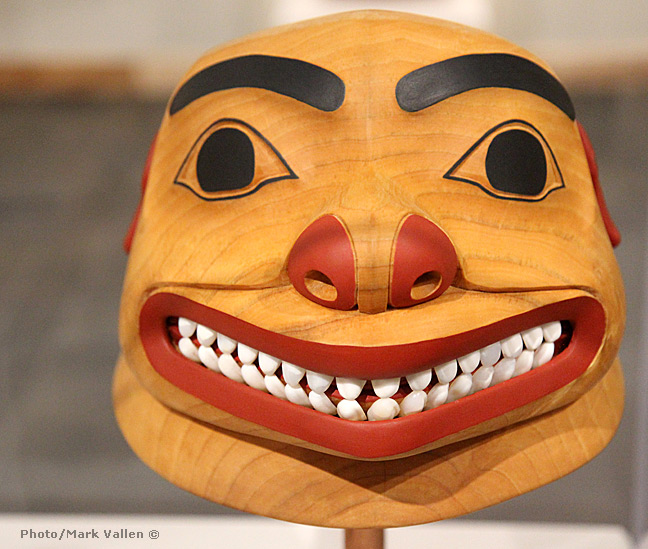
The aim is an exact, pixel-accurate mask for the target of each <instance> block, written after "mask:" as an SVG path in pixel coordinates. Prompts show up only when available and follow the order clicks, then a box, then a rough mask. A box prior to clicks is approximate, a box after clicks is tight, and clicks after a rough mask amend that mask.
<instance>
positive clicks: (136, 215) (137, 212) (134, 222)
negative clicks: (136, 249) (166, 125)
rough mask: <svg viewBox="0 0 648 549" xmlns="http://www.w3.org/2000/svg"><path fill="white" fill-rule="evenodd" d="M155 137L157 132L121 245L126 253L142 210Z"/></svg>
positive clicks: (154, 138) (147, 157) (131, 242)
mask: <svg viewBox="0 0 648 549" xmlns="http://www.w3.org/2000/svg"><path fill="white" fill-rule="evenodd" d="M156 139H157V134H156V135H155V137H153V141H152V143H151V146H150V147H149V152H148V155H147V156H146V163H145V164H144V171H143V172H142V184H141V185H142V192H141V194H140V200H139V202H138V204H137V209H136V210H135V213H134V214H133V219H132V220H131V222H130V225H129V227H128V231H127V232H126V236H125V237H124V242H123V244H122V245H123V247H124V251H125V252H126V253H129V252H130V249H131V245H132V244H133V237H134V236H135V230H136V229H137V222H138V221H139V216H140V212H141V210H142V200H144V191H146V184H147V183H148V176H149V172H150V171H151V162H152V160H153V150H154V149H155V140H156Z"/></svg>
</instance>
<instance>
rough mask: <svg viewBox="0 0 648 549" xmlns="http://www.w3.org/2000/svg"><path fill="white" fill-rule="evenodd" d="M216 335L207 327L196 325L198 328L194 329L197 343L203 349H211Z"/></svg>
mask: <svg viewBox="0 0 648 549" xmlns="http://www.w3.org/2000/svg"><path fill="white" fill-rule="evenodd" d="M216 335H217V334H216V332H215V331H214V330H212V329H211V328H208V327H207V326H203V325H202V324H198V327H197V328H196V336H197V337H198V341H199V342H200V344H201V345H204V346H205V347H211V346H212V345H213V344H214V341H216Z"/></svg>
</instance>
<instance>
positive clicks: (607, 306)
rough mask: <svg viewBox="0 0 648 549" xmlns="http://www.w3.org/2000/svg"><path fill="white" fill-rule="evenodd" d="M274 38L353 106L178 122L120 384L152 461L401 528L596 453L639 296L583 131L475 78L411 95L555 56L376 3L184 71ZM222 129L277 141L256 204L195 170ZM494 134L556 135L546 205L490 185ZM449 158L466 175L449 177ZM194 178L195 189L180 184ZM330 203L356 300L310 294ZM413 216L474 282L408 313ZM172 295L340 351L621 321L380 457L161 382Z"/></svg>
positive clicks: (224, 108)
mask: <svg viewBox="0 0 648 549" xmlns="http://www.w3.org/2000/svg"><path fill="white" fill-rule="evenodd" d="M259 52H263V53H264V54H265V55H272V56H280V57H285V58H298V59H300V60H303V61H306V62H308V63H311V64H314V65H317V66H320V67H323V68H325V69H326V70H329V71H332V72H333V73H334V74H336V75H337V76H338V77H339V78H341V79H342V80H343V81H344V83H345V98H344V102H343V104H342V106H341V107H340V108H339V109H337V110H336V111H334V112H322V111H320V110H318V109H315V108H313V107H312V106H309V105H306V104H304V103H303V102H300V101H295V100H294V99H291V98H289V97H285V96H282V95H279V94H276V93H272V92H269V91H268V90H266V89H258V88H250V87H246V88H236V89H227V90H222V91H217V92H213V93H207V94H206V95H204V96H203V97H200V98H198V99H196V100H195V101H193V102H191V103H190V104H189V105H187V106H186V107H184V108H183V109H182V110H180V111H177V112H175V113H174V114H173V115H171V114H169V113H168V112H167V113H166V114H165V116H164V119H163V121H162V124H161V127H160V131H159V133H158V137H157V141H156V146H155V151H154V155H153V161H152V164H151V170H150V175H149V179H148V185H147V189H146V193H145V196H144V200H143V203H142V210H141V216H140V218H139V224H138V227H137V231H136V233H135V237H134V240H133V247H132V250H131V257H130V261H129V266H128V271H127V275H126V280H125V284H124V293H123V297H122V307H121V312H120V339H121V345H122V350H123V356H122V358H121V359H120V363H119V365H118V368H117V373H116V377H115V408H116V412H117V416H118V420H119V423H120V425H121V427H122V429H123V431H124V433H125V436H126V438H127V439H128V441H129V443H130V444H131V445H132V446H133V448H134V449H135V451H136V452H137V453H138V454H139V455H140V457H141V458H142V459H143V460H144V461H145V462H146V463H148V464H149V465H150V466H151V467H152V468H153V469H154V470H156V471H158V472H159V473H160V474H161V475H162V476H164V477H165V478H167V479H169V480H170V481H171V482H173V483H175V484H177V485H179V486H181V487H183V488H185V489H187V490H189V491H191V492H194V493H196V494H198V495H200V496H202V497H205V498H207V499H210V500H213V501H216V502H219V503H222V504H225V505H230V506H232V507H235V508H238V509H242V510H244V511H248V512H252V513H257V514H262V515H266V516H270V517H275V518H280V519H283V520H289V521H295V522H303V523H307V524H316V525H322V526H332V527H340V528H383V527H388V526H403V525H409V524H418V523H424V522H430V521H434V520H441V519H443V518H448V517H453V516H458V515H461V514H464V513H467V512H470V511H473V510H476V509H480V508H483V507H486V506H488V505H493V504H494V503H497V502H499V501H503V500H505V499H508V498H511V497H514V496H516V495H519V494H521V493H524V492H526V491H528V490H531V489H533V488H536V487H538V486H541V485H542V484H545V483H547V482H550V481H552V480H554V479H556V478H559V477H561V476H563V475H565V474H567V473H568V472H570V471H572V470H574V469H575V468H577V467H578V466H580V465H582V464H583V463H585V462H586V461H587V460H589V459H591V458H592V457H593V456H594V455H596V454H597V453H598V452H599V451H600V450H601V449H602V448H603V446H605V444H606V443H607V442H608V441H609V439H610V438H611V436H612V434H613V432H614V429H615V427H616V425H617V423H618V420H619V417H620V411H621V408H622V400H623V398H622V380H621V373H620V365H619V364H618V361H617V360H616V355H617V352H618V348H619V344H620V340H621V334H622V332H623V327H624V308H625V304H624V296H623V285H622V281H621V277H620V273H619V270H618V267H617V265H616V261H615V259H614V254H613V250H612V247H611V245H610V240H609V238H608V235H607V233H606V229H605V226H604V223H603V221H602V218H601V213H600V209H599V205H598V203H597V200H596V197H595V195H594V191H593V186H592V178H591V174H590V171H589V168H588V164H587V159H586V156H585V153H584V150H583V145H582V142H581V138H580V133H579V131H578V128H577V125H576V123H575V122H574V121H573V120H572V119H570V118H569V117H568V116H567V115H566V114H565V112H564V111H563V110H561V109H559V108H557V107H556V105H554V104H552V103H550V102H549V101H547V100H546V99H543V98H542V97H540V96H538V95H535V94H530V93H527V92H526V91H522V90H518V89H509V88H506V87H502V88H492V87H484V88H480V89H473V90H471V91H468V92H465V93H461V94H458V95H455V96H452V97H449V98H448V99H446V100H444V101H443V102H441V103H439V104H438V105H434V106H432V107H429V108H427V109H424V110H422V111H420V112H416V113H410V112H405V111H404V110H403V109H401V108H400V107H399V106H398V103H397V101H396V99H395V91H394V90H395V86H396V83H397V82H398V81H399V80H400V78H402V77H403V75H405V74H407V73H409V72H411V71H414V70H416V69H418V68H420V67H422V66H424V65H427V64H433V63H437V62H441V61H444V60H446V59H449V58H452V57H456V56H460V55H464V54H477V53H492V52H498V53H503V54H507V55H514V56H517V57H523V58H525V59H528V60H530V61H532V62H533V63H535V64H537V65H538V66H540V67H544V68H545V69H546V70H547V71H548V72H549V73H551V71H550V69H549V68H548V67H546V65H545V64H544V63H543V62H542V61H540V60H538V59H537V58H536V57H534V56H533V55H531V54H529V53H528V52H525V51H524V50H522V49H521V48H519V47H518V46H515V45H513V44H510V43H508V42H506V41H504V40H502V39H499V38H497V37H494V36H492V35H489V34H486V33H483V32H480V31H476V30H473V29H467V28H465V27H461V26H459V25H455V24H452V23H447V22H441V21H437V20H431V19H428V18H422V17H418V16H410V15H404V14H393V13H389V12H359V13H352V14H345V15H340V16H334V17H330V18H323V19H319V20H315V21H311V22H307V23H302V24H298V25H295V26H291V27H285V28H280V29H274V30H270V31H267V32H263V33H259V34H257V35H254V36H252V37H249V38H246V39H242V40H239V41H236V42H233V43H230V44H227V45H225V46H223V47H222V48H219V49H218V50H215V51H213V52H210V53H208V54H207V55H206V56H204V57H203V58H202V59H201V60H199V61H198V62H197V63H196V64H195V65H194V67H193V68H192V69H191V70H190V71H189V73H188V74H187V76H186V77H185V78H184V79H183V82H181V85H182V83H184V82H186V81H188V80H189V79H191V78H192V77H193V76H194V75H196V74H197V73H199V72H200V71H202V70H203V69H206V68H207V67H210V66H212V65H214V64H216V63H219V62H222V61H225V60H229V59H232V58H234V57H237V56H245V55H249V54H250V53H254V54H258V53H259ZM350 52H352V54H350ZM215 127H235V128H237V129H238V130H239V131H243V132H244V133H245V134H246V135H247V137H248V138H249V139H250V142H251V143H253V145H254V146H255V147H258V151H260V152H262V154H259V155H258V157H257V159H258V161H259V162H260V163H261V164H262V165H261V166H259V167H258V169H257V171H256V172H255V178H254V180H253V181H252V183H251V184H250V185H251V186H250V187H249V188H246V189H244V190H245V191H246V192H245V196H244V197H239V198H234V196H236V193H235V192H232V191H229V190H228V191H226V192H225V194H224V195H222V196H221V195H218V196H215V195H214V196H210V197H207V199H204V198H205V197H204V196H203V197H202V198H200V197H199V196H200V193H201V192H202V191H201V190H200V188H199V187H197V186H196V185H197V184H196V182H195V181H193V180H191V178H195V173H196V170H195V169H193V168H192V169H189V168H188V169H185V166H187V165H190V164H191V162H195V156H196V153H195V151H196V146H197V144H198V143H202V142H201V141H200V139H202V137H201V136H205V135H206V133H205V132H207V131H210V128H211V129H213V128H215ZM250 128H254V130H251V129H250ZM497 128H509V129H511V128H514V129H517V130H520V129H521V128H522V129H524V131H527V133H529V132H530V133H532V134H534V135H535V134H537V135H538V136H540V137H538V139H537V141H538V143H539V144H541V146H542V148H543V151H544V154H545V157H546V159H547V162H548V166H547V168H548V170H547V171H548V174H549V177H550V178H552V179H551V181H550V182H548V183H547V185H551V186H552V187H551V189H552V192H550V193H548V194H546V195H543V196H542V197H536V198H537V200H520V199H519V198H520V197H519V196H518V197H513V198H516V199H515V200H512V199H511V198H512V197H511V196H510V195H508V196H506V195H505V196H502V195H501V193H500V195H498V194H497V192H495V189H494V188H489V190H488V191H487V192H485V190H484V188H483V185H486V184H487V183H488V178H487V177H486V175H485V173H481V172H482V171H483V169H484V163H485V158H486V151H485V150H484V149H480V148H479V143H482V142H483V139H485V137H486V136H488V135H491V132H492V131H494V129H497ZM529 128H532V130H530V129H529ZM534 132H535V133H534ZM492 135H495V134H492ZM270 144H271V145H270ZM472 150H474V151H475V155H473V156H469V157H467V156H466V155H467V154H468V153H469V152H470V151H472ZM273 154H276V155H279V154H280V155H281V158H279V156H275V157H273ZM273 158H274V159H273ZM462 158H464V159H465V162H459V160H460V159H462ZM286 165H288V166H290V169H291V170H292V171H293V172H294V173H295V174H296V176H297V177H296V178H283V179H281V178H277V179H276V180H274V179H273V181H272V182H270V183H268V184H267V185H263V183H264V182H266V181H267V178H268V177H270V178H271V179H272V175H273V174H274V175H275V176H282V175H285V173H286ZM453 167H454V168H457V170H459V171H460V175H461V177H460V178H459V179H455V180H450V179H448V178H447V177H445V176H446V174H447V173H448V172H449V170H450V169H451V168H453ZM480 170H481V171H480ZM180 176H181V177H183V178H185V179H183V180H182V181H181V182H180V183H182V184H174V183H178V177H180ZM464 180H468V181H469V182H465V181H464ZM470 181H472V184H471V183H470ZM475 182H477V183H478V184H477V183H475ZM192 185H194V186H193V187H192ZM480 185H482V186H481V187H480ZM257 186H258V187H257ZM190 189H191V190H190ZM248 191H249V192H248ZM224 198H227V200H224ZM522 198H524V197H522ZM221 199H223V200H221ZM325 215H332V216H335V217H336V218H337V219H338V220H340V222H341V224H342V225H343V226H344V229H345V231H346V232H347V234H348V237H349V239H350V242H351V244H352V247H353V253H354V255H353V261H354V268H355V273H356V298H357V308H355V309H352V310H344V311H342V310H336V309H332V308H328V307H324V306H322V305H319V304H317V303H314V302H312V301H309V300H308V299H307V298H305V297H304V296H303V295H301V294H300V293H298V292H297V291H296V290H295V288H294V287H293V286H292V285H291V283H290V279H289V277H288V275H287V270H286V262H287V258H288V257H289V255H290V252H291V249H292V248H293V245H294V243H295V242H296V241H297V240H298V238H299V237H300V235H302V234H303V233H304V231H305V230H306V228H307V227H309V226H310V225H311V224H312V223H314V221H315V220H317V219H319V218H321V217H322V216H325ZM411 215H416V216H419V217H421V218H424V219H425V220H426V221H428V222H430V223H433V224H435V225H436V226H437V227H438V228H440V229H441V231H442V232H443V233H444V234H445V235H446V236H447V239H448V241H449V242H450V243H451V244H450V245H451V246H452V247H453V248H454V249H455V250H456V262H457V270H456V276H455V277H454V279H453V281H452V285H451V286H450V287H449V288H448V289H447V290H446V291H445V292H444V293H443V294H442V295H441V296H440V297H436V298H435V299H433V300H431V301H428V302H426V303H421V304H419V305H416V306H414V307H401V308H398V307H390V306H388V299H389V290H390V285H391V284H394V282H393V276H392V275H393V272H394V269H393V262H394V249H395V244H394V243H395V241H396V240H397V238H398V234H399V232H398V231H399V227H401V226H402V224H403V220H404V219H406V218H407V217H408V216H411ZM159 292H168V293H175V294H177V295H180V296H183V297H186V298H188V299H191V300H193V301H195V302H197V303H199V304H201V305H202V306H204V307H208V308H211V309H215V310H218V311H221V312H223V313H226V314H228V315H231V316H233V317H236V318H238V319H241V320H243V321H245V322H248V323H250V324H252V325H254V326H257V327H260V328H263V329H265V330H268V331H271V332H276V333H278V334H282V335H285V336H289V337H292V338H295V339H300V340H303V341H309V342H318V343H326V344H328V345H333V346H336V345H337V346H343V345H352V346H359V347H379V346H389V345H398V344H403V343H413V342H419V341H427V340H439V341H441V340H443V339H444V338H448V337H451V336H453V335H456V334H463V333H466V334H469V333H471V332H472V331H474V330H478V329H480V328H483V327H485V326H489V325H491V324H493V323H495V322H498V321H501V320H504V319H507V318H510V317H513V316H515V315H519V314H522V313H527V312H529V311H533V310H535V309H537V308H539V307H542V306H545V305H548V304H551V303H555V302H559V301H561V300H565V299H568V298H573V297H588V298H591V299H595V300H596V301H597V302H598V303H600V305H601V307H602V308H603V311H604V315H605V335H604V337H603V339H602V341H601V343H600V348H599V349H598V351H597V353H596V356H595V357H594V359H593V361H592V362H591V364H590V365H589V366H588V367H587V368H586V370H585V372H584V373H583V374H582V375H580V376H579V377H578V378H576V379H574V380H573V381H571V382H569V383H567V384H566V385H565V386H563V387H562V388H560V389H558V390H556V391H554V392H553V393H551V394H549V395H546V396H544V397H542V398H539V399H537V400H535V401H532V402H530V403H528V404H526V405H524V406H521V407H519V408H517V409H513V410H510V411H508V412H507V413H504V414H502V415H500V416H498V417H495V418H492V419H490V420H488V421H483V422H482V423H480V424H478V425H475V426H473V427H469V428H466V429H464V430H463V431H460V432H455V433H453V434H452V435H450V436H448V437H446V438H444V439H441V440H439V441H436V442H435V443H434V444H429V445H426V446H423V447H419V448H416V449H415V450H414V451H412V452H411V454H412V455H409V454H408V455H407V456H400V459H393V460H390V461H374V462H368V461H359V460H354V459H348V457H349V456H341V455H329V454H325V453H322V452H319V451H314V450H323V451H327V450H326V449H324V448H322V447H319V446H317V445H315V444H310V443H308V442H305V441H302V440H300V439H297V438H295V437H292V436H288V435H287V434H284V433H282V432H278V431H275V430H272V429H269V428H267V427H262V426H261V425H257V424H255V423H251V422H249V421H245V420H243V419H240V418H238V417H234V416H232V415H230V414H228V413H226V412H224V411H223V410H220V409H219V408H217V407H216V406H212V405H209V404H207V403H206V402H204V401H202V400H200V399H199V398H197V397H196V396H193V395H192V394H189V393H188V392H185V391H183V390H181V389H180V388H178V387H176V386H175V385H173V384H172V383H170V382H169V381H168V380H167V379H166V378H164V377H162V376H161V375H160V374H159V373H158V372H157V371H156V370H155V369H154V368H153V367H152V365H151V363H150V362H149V359H148V357H147V355H146V353H145V351H144V348H143V346H142V342H141V338H140V324H139V318H140V316H139V315H140V310H141V308H142V306H143V304H144V303H145V302H146V300H147V299H148V298H149V297H150V296H152V295H153V294H156V293H159ZM583 329H585V330H586V329H587V328H586V327H584V328H583ZM508 335H512V334H501V336H498V338H503V337H505V336H508ZM261 350H262V349H261ZM394 360H395V361H397V360H398V357H395V358H394ZM335 375H339V374H335ZM368 377H369V378H371V376H368ZM250 405H251V406H253V405H254V403H253V402H252V403H250ZM414 454H415V455H414ZM390 457H393V456H390Z"/></svg>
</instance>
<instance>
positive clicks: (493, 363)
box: [178, 317, 562, 420]
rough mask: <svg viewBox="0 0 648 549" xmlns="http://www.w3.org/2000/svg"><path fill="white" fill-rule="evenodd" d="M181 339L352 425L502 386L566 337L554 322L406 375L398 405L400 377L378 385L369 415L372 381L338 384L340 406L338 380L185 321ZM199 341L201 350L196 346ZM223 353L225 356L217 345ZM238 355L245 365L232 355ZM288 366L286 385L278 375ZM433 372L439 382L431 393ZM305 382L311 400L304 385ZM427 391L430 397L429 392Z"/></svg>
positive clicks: (184, 345)
mask: <svg viewBox="0 0 648 549" xmlns="http://www.w3.org/2000/svg"><path fill="white" fill-rule="evenodd" d="M178 330H179V331H180V335H181V336H182V337H181V339H180V341H179V342H178V349H179V350H180V352H181V353H182V354H183V355H184V356H185V357H187V358H189V359H191V360H193V361H195V362H201V363H202V364H204V365H205V366H207V367H208V368H210V369H212V370H215V371H218V372H221V373H222V374H224V375H225V376H227V377H228V378H230V379H233V380H234V381H238V382H240V383H246V384H247V385H249V386H251V387H254V388H256V389H259V390H261V391H265V392H269V393H270V394H272V395H274V396H276V397H279V398H281V399H284V400H289V401H290V402H293V403H295V404H299V405H302V406H306V407H309V408H310V407H312V408H314V409H316V410H319V411H320V412H324V413H326V414H331V415H336V414H337V415H339V416H340V417H342V418H344V419H351V420H366V419H369V420H384V419H393V418H395V417H396V416H399V415H400V416H404V415H409V414H412V413H417V412H421V411H423V410H427V409H430V408H436V407H437V406H440V405H441V404H445V403H446V402H452V401H455V400H457V399H459V398H461V397H463V396H466V395H469V394H472V393H475V392H477V391H480V390H482V389H485V388H487V387H490V386H493V385H496V384H498V383H501V382H503V381H506V380H508V379H511V378H512V377H515V376H518V375H521V374H523V373H526V372H528V371H529V370H531V369H532V368H536V367H538V366H541V365H543V364H545V363H547V362H548V361H549V360H551V358H552V357H553V355H554V342H555V341H556V340H557V339H558V338H559V337H560V335H561V333H562V328H561V325H560V322H550V323H548V324H544V325H542V326H537V327H535V328H531V329H530V330H526V331H523V332H520V333H518V334H515V335H512V336H510V337H507V338H505V339H503V340H502V341H498V342H496V343H493V344H491V345H487V346H486V347H483V348H482V349H480V350H478V351H474V352H472V353H469V354H467V355H465V356H462V357H461V358H458V359H454V360H451V361H449V362H446V363H444V364H440V365H438V366H435V367H434V368H429V369H427V370H423V371H421V372H417V373H414V374H410V375H408V376H406V380H407V384H408V385H409V387H410V389H411V392H410V393H409V394H408V395H407V396H405V398H404V399H402V401H401V402H400V403H398V402H396V401H395V400H394V399H393V398H391V397H393V396H394V395H395V394H396V392H397V391H398V389H399V387H400V385H401V378H400V377H394V378H387V379H372V380H370V381H371V386H372V388H373V392H374V393H375V394H376V396H377V397H378V400H376V401H375V402H374V403H373V404H372V405H371V406H370V407H369V409H368V410H367V412H366V414H365V411H364V410H363V408H362V407H361V406H360V404H359V403H358V402H357V401H356V399H357V398H358V397H359V396H360V394H361V392H362V390H363V388H364V387H365V385H366V384H367V380H363V379H356V378H347V377H339V376H338V377H336V378H335V382H336V385H337V390H338V392H339V393H340V395H341V396H342V397H343V400H341V401H340V402H339V403H338V404H337V406H336V405H335V404H333V402H332V401H331V399H330V398H329V397H328V396H327V395H326V394H325V392H326V391H327V390H328V389H329V387H330V386H331V384H332V383H333V379H334V377H333V376H330V375H327V374H321V373H318V372H312V371H310V370H307V369H305V368H302V367H301V366H297V365H296V364H292V363H290V362H287V361H283V360H281V359H278V358H276V357H274V356H271V355H268V354H266V353H263V352H260V351H257V350H256V349H253V348H252V347H250V346H248V345H245V344H243V343H239V342H237V341H235V340H234V339H232V338H229V337H227V336H226V335H224V334H221V333H217V332H216V331H214V330H212V329H211V328H208V327H207V326H203V325H202V324H198V323H196V322H194V321H193V320H189V319H187V318H182V317H181V318H179V319H178ZM194 335H195V336H196V338H197V340H198V342H199V344H200V345H199V346H196V345H195V344H194V342H193V341H192V339H191V338H192V337H193V336H194ZM214 343H216V346H217V347H218V349H219V350H220V352H221V353H222V354H221V355H220V356H218V355H217V354H216V352H215V350H214V349H213V347H212V345H213V344H214ZM235 351H236V353H237V356H238V358H239V360H240V361H241V363H242V366H239V364H238V362H237V361H236V360H235V359H234V357H233V356H232V354H233V353H234V352H235ZM280 366H281V368H282V372H281V373H282V377H283V381H282V379H281V378H280V377H279V376H277V375H276V372H277V370H278V369H279V367H280ZM432 370H434V373H435V374H436V378H437V380H438V383H435V384H434V386H431V383H432ZM304 377H305V378H306V382H307V384H308V388H309V389H310V391H309V392H308V393H307V392H306V391H305V390H304V388H303V387H302V386H301V382H302V380H303V379H304ZM426 389H427V391H426Z"/></svg>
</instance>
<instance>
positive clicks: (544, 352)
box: [533, 342, 554, 368]
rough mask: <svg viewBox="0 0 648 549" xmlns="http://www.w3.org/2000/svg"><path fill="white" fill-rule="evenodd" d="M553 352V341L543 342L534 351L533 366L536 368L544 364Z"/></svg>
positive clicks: (551, 356)
mask: <svg viewBox="0 0 648 549" xmlns="http://www.w3.org/2000/svg"><path fill="white" fill-rule="evenodd" d="M553 354H554V344H553V343H546V342H545V343H543V344H542V345H540V347H538V350H537V351H536V352H535V356H534V357H533V367H534V368H537V367H538V366H542V365H543V364H546V363H547V362H549V361H550V360H551V359H552V358H553Z"/></svg>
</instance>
